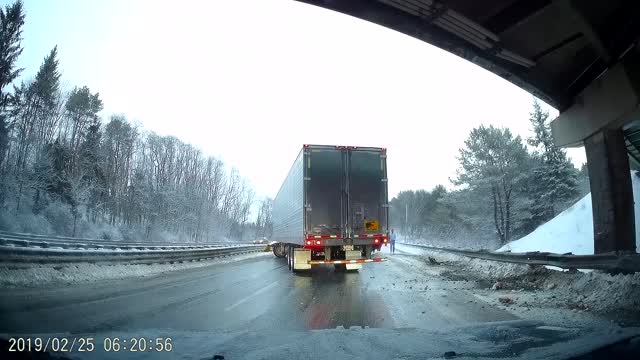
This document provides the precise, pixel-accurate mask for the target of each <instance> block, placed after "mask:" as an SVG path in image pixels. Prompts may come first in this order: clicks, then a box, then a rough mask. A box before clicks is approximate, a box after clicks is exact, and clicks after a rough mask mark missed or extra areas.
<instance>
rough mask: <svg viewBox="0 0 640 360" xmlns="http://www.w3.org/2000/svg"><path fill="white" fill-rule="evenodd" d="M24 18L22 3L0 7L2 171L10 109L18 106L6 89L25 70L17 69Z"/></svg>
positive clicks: (0, 148)
mask: <svg viewBox="0 0 640 360" xmlns="http://www.w3.org/2000/svg"><path fill="white" fill-rule="evenodd" d="M24 17H25V15H24V12H23V10H22V2H21V1H16V2H14V3H13V4H11V5H7V6H5V8H4V9H3V8H1V7H0V169H1V167H2V166H3V164H4V159H5V156H6V152H7V148H8V146H9V108H10V107H12V105H16V104H15V99H16V98H15V96H13V94H11V93H9V92H8V91H7V90H6V88H7V87H8V86H9V85H10V84H11V83H12V82H13V81H14V80H15V79H16V78H17V77H18V76H19V75H20V72H22V70H23V69H21V68H17V67H16V62H17V60H18V57H19V56H20V54H22V49H23V48H22V26H23V25H24ZM0 175H1V174H0Z"/></svg>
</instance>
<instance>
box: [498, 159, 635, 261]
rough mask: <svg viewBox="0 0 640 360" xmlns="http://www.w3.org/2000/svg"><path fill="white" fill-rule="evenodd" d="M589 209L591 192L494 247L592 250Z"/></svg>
mask: <svg viewBox="0 0 640 360" xmlns="http://www.w3.org/2000/svg"><path fill="white" fill-rule="evenodd" d="M631 182H632V185H633V197H634V198H635V199H640V176H639V173H637V172H635V171H632V172H631ZM634 211H635V220H636V246H637V247H640V201H636V202H635V208H634ZM592 214H593V212H592V208H591V194H590V193H589V194H588V195H586V196H585V197H583V198H582V199H581V200H580V201H578V202H577V203H575V204H574V205H573V206H571V207H570V208H568V209H567V210H565V211H563V212H561V213H560V214H559V215H558V216H556V217H555V218H553V219H551V220H550V221H549V222H547V223H545V224H543V225H540V227H538V228H537V229H536V230H534V231H533V232H532V233H531V234H529V235H527V236H525V237H523V238H521V239H519V240H515V241H512V242H510V243H508V244H506V245H505V246H503V247H501V248H500V249H498V250H497V251H511V252H527V251H546V252H551V253H557V254H564V253H569V252H570V253H573V254H575V255H589V254H593V215H592Z"/></svg>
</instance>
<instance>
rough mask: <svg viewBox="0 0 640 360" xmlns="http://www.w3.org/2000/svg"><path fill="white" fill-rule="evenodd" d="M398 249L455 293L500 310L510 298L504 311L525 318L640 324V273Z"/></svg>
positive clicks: (416, 249)
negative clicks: (465, 293)
mask: <svg viewBox="0 0 640 360" xmlns="http://www.w3.org/2000/svg"><path fill="white" fill-rule="evenodd" d="M397 247H398V250H400V251H401V253H407V254H411V255H415V256H417V257H419V258H421V259H423V263H424V264H425V265H427V267H428V268H430V271H431V272H433V271H434V269H439V270H438V271H440V273H441V274H442V275H443V276H449V277H450V278H452V279H454V281H455V282H457V283H459V284H457V285H455V286H456V287H459V288H462V287H464V288H471V289H472V290H469V291H472V293H473V295H474V296H475V297H477V298H478V299H479V300H482V301H485V302H488V303H493V304H495V303H498V302H501V300H500V298H508V299H509V300H508V301H509V303H508V304H504V305H502V308H503V309H505V310H508V311H510V312H512V313H513V314H514V315H516V316H518V317H520V318H524V319H531V320H543V321H546V322H549V321H551V322H558V321H559V320H560V319H561V320H562V321H560V322H561V323H585V322H588V323H598V322H602V321H603V319H605V317H606V318H608V319H610V318H615V319H616V321H619V322H620V323H621V324H623V325H628V324H632V325H634V326H637V325H638V324H640V273H636V274H630V275H622V274H620V275H609V274H605V273H601V272H597V271H593V272H588V273H583V272H575V273H571V272H567V271H564V272H563V271H554V270H549V269H547V268H545V267H530V266H528V265H522V264H509V263H502V262H495V261H488V260H482V259H472V258H467V257H464V256H460V255H456V254H451V253H447V252H442V251H436V250H427V249H421V248H416V247H413V246H408V245H402V244H400V245H398V246H397ZM417 270H418V269H417ZM418 271H421V270H418ZM468 281H472V282H475V283H476V284H479V285H480V286H479V288H473V287H472V286H469V285H465V284H462V283H463V282H468ZM504 301H507V300H504ZM606 321H609V320H606Z"/></svg>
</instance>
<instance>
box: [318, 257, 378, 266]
mask: <svg viewBox="0 0 640 360" xmlns="http://www.w3.org/2000/svg"><path fill="white" fill-rule="evenodd" d="M383 261H387V259H386V258H375V259H354V260H331V261H324V260H309V261H307V263H308V264H309V265H321V264H328V265H332V264H333V265H338V264H361V263H370V262H383Z"/></svg>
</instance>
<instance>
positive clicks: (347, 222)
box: [270, 145, 389, 272]
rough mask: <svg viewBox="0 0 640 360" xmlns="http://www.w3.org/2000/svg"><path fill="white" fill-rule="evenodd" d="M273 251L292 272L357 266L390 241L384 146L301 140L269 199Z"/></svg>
mask: <svg viewBox="0 0 640 360" xmlns="http://www.w3.org/2000/svg"><path fill="white" fill-rule="evenodd" d="M272 222H273V233H272V236H271V239H270V240H271V242H270V245H271V248H272V251H273V254H274V255H275V256H277V257H280V258H285V259H286V261H287V264H288V267H289V269H290V270H291V271H293V272H297V271H302V270H310V269H311V267H312V266H315V265H327V264H328V265H334V266H335V267H336V269H340V270H358V269H361V268H362V264H363V263H369V262H382V261H385V260H386V259H384V258H382V257H379V256H376V255H378V254H376V251H380V249H381V247H382V246H386V245H387V243H388V242H389V232H388V223H389V204H388V194H387V152H386V149H385V148H376V147H358V146H334V145H303V146H302V149H301V150H300V152H299V154H298V156H297V158H296V160H295V161H294V162H293V165H292V166H291V169H290V170H289V173H288V175H287V176H286V178H285V179H284V182H283V183H282V185H281V187H280V190H279V191H278V194H277V195H276V197H275V199H274V202H273V209H272Z"/></svg>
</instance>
